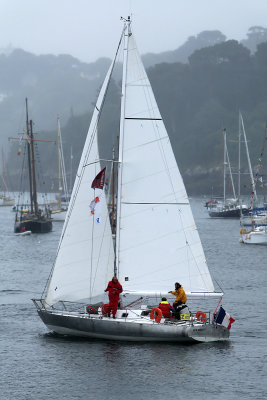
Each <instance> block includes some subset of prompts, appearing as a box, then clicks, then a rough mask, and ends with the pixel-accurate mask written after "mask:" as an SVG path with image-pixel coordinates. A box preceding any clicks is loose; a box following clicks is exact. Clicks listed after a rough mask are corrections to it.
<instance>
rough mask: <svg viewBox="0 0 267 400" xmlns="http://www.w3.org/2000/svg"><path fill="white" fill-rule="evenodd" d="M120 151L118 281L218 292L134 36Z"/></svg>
mask: <svg viewBox="0 0 267 400" xmlns="http://www.w3.org/2000/svg"><path fill="white" fill-rule="evenodd" d="M125 93H126V94H125V115H124V118H125V120H124V133H123V138H122V139H121V140H123V145H122V154H121V162H122V164H121V168H122V173H121V215H120V216H119V217H120V234H119V251H118V254H119V260H118V271H119V279H120V282H121V284H122V285H123V289H124V292H129V293H143V294H159V293H167V292H168V291H169V290H171V289H172V288H173V285H174V282H180V283H181V284H182V285H183V287H184V289H185V290H186V292H187V293H188V294H189V293H200V294H201V293H208V292H214V286H213V283H212V280H211V277H210V273H209V270H208V267H207V263H206V260H205V256H204V252H203V248H202V245H201V242H200V238H199V234H198V231H197V228H196V225H195V222H194V219H193V215H192V212H191V208H190V205H189V200H188V196H187V194H186V190H185V187H184V183H183V180H182V178H181V175H180V172H179V170H178V167H177V163H176V160H175V157H174V154H173V150H172V147H171V144H170V139H169V137H168V134H167V131H166V129H165V127H164V123H163V121H162V118H161V115H160V112H159V109H158V106H157V104H156V101H155V98H154V95H153V92H152V89H151V85H150V82H149V80H148V78H147V75H146V72H145V69H144V67H143V65H142V61H141V59H140V56H139V54H138V51H137V48H136V44H135V41H134V38H133V36H132V35H130V36H129V40H128V58H127V65H126V86H125Z"/></svg>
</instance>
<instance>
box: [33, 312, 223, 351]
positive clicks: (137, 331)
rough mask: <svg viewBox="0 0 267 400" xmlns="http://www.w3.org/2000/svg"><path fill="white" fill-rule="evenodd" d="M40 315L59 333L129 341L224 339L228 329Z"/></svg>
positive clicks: (79, 315) (213, 325)
mask: <svg viewBox="0 0 267 400" xmlns="http://www.w3.org/2000/svg"><path fill="white" fill-rule="evenodd" d="M38 314H39V316H40V318H41V319H42V320H43V322H44V324H45V325H46V326H47V328H48V329H49V330H51V331H54V332H56V333H58V334H61V335H69V336H79V337H87V338H92V339H108V340H121V341H133V342H177V343H179V342H180V343H197V342H214V341H224V340H227V339H228V338H229V330H228V329H226V328H225V327H223V326H219V325H216V324H203V323H200V322H195V323H192V322H191V321H190V322H188V321H183V322H178V323H171V322H170V323H164V322H161V323H156V322H154V321H151V320H150V319H148V318H144V319H143V320H142V322H140V318H138V319H131V320H129V321H127V320H126V319H125V318H118V319H116V320H114V319H112V318H105V317H104V318H103V317H99V316H95V317H94V316H89V315H86V314H79V313H72V314H70V313H69V312H68V313H66V314H64V312H60V313H59V312H53V311H47V310H38Z"/></svg>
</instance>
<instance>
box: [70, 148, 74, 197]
mask: <svg viewBox="0 0 267 400" xmlns="http://www.w3.org/2000/svg"><path fill="white" fill-rule="evenodd" d="M72 162H73V154H72V146H70V181H69V185H70V186H69V188H70V193H71V191H72V186H73V185H72Z"/></svg>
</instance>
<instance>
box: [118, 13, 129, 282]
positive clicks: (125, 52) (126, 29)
mask: <svg viewBox="0 0 267 400" xmlns="http://www.w3.org/2000/svg"><path fill="white" fill-rule="evenodd" d="M124 21H125V24H124V30H123V32H124V46H123V68H122V87H121V115H120V135H119V155H118V191H117V208H116V238H115V260H114V275H115V276H117V275H118V273H119V245H120V219H121V218H120V216H121V215H120V214H121V185H122V168H123V164H122V163H123V154H122V149H123V139H124V116H125V100H126V76H127V62H128V41H129V36H130V35H131V30H130V25H131V19H130V17H128V19H127V20H126V19H124Z"/></svg>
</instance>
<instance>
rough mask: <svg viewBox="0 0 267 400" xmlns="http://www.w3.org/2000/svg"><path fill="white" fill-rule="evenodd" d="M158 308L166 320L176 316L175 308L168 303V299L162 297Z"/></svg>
mask: <svg viewBox="0 0 267 400" xmlns="http://www.w3.org/2000/svg"><path fill="white" fill-rule="evenodd" d="M158 308H159V309H160V310H161V311H162V315H163V317H164V318H171V317H172V316H173V315H174V308H173V306H171V305H170V303H169V302H168V301H167V299H166V297H162V299H161V302H160V304H159V306H158Z"/></svg>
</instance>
